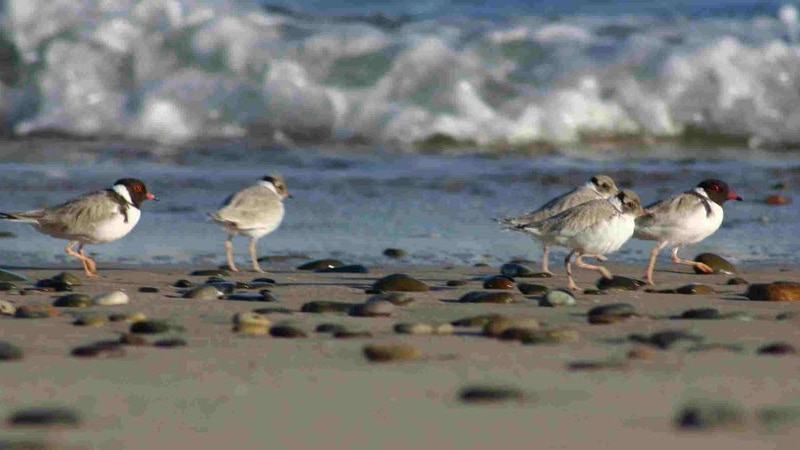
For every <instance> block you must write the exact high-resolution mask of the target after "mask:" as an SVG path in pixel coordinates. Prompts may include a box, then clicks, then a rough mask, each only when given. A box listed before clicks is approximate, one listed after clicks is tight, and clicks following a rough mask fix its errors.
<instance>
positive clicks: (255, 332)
mask: <svg viewBox="0 0 800 450" xmlns="http://www.w3.org/2000/svg"><path fill="white" fill-rule="evenodd" d="M233 332H234V333H239V334H244V335H247V336H265V335H267V334H269V326H265V325H258V324H254V323H240V324H237V325H234V326H233Z"/></svg>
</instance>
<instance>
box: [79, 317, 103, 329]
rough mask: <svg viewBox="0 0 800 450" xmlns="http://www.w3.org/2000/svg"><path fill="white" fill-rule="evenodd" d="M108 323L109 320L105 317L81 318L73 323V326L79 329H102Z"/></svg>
mask: <svg viewBox="0 0 800 450" xmlns="http://www.w3.org/2000/svg"><path fill="white" fill-rule="evenodd" d="M107 323H108V319H107V318H105V317H103V316H85V317H79V318H77V319H75V321H74V322H72V324H73V325H75V326H78V327H102V326H103V325H105V324H107Z"/></svg>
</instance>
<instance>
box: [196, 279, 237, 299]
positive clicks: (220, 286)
mask: <svg viewBox="0 0 800 450" xmlns="http://www.w3.org/2000/svg"><path fill="white" fill-rule="evenodd" d="M204 286H214V287H215V288H216V289H217V290H218V291H219V292H220V293H222V294H223V295H224V294H230V293H232V292H233V291H235V290H236V288H237V287H238V286H237V283H236V282H235V281H229V280H211V279H209V280H208V281H206V284H204V285H202V286H199V287H196V288H195V289H202V288H203V287H204Z"/></svg>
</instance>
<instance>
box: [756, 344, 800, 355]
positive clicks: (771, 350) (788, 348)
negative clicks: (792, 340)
mask: <svg viewBox="0 0 800 450" xmlns="http://www.w3.org/2000/svg"><path fill="white" fill-rule="evenodd" d="M756 353H757V354H759V355H794V354H796V353H797V349H795V348H794V346H793V345H792V344H788V343H786V342H775V343H772V344H767V345H764V346H761V347H759V348H758V350H756Z"/></svg>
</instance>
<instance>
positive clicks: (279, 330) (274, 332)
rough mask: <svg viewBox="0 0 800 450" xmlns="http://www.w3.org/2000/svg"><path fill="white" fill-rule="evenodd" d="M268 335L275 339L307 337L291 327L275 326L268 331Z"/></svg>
mask: <svg viewBox="0 0 800 450" xmlns="http://www.w3.org/2000/svg"><path fill="white" fill-rule="evenodd" d="M269 334H270V336H272V337H276V338H305V337H308V334H306V332H305V331H303V330H301V329H299V328H297V327H295V326H293V325H275V326H273V327H272V328H270V329H269Z"/></svg>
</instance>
